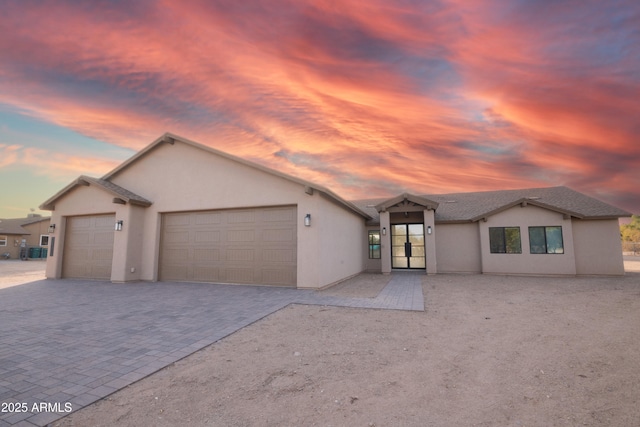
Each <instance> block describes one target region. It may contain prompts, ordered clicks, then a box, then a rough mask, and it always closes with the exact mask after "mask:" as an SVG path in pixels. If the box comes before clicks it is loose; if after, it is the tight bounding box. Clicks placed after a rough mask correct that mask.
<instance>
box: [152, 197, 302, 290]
mask: <svg viewBox="0 0 640 427" xmlns="http://www.w3.org/2000/svg"><path fill="white" fill-rule="evenodd" d="M296 218H297V215H296V207H295V206H286V207H276V208H255V209H230V210H219V211H206V212H180V213H169V214H164V215H163V220H162V222H163V225H162V237H161V250H160V266H159V278H160V280H175V281H202V282H224V283H255V284H274V285H281V286H295V284H296V272H297V267H296V263H297V255H296V254H297V251H296V245H297V239H296V235H297V222H296ZM178 236H180V237H178Z"/></svg>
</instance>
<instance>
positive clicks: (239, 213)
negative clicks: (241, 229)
mask: <svg viewBox="0 0 640 427" xmlns="http://www.w3.org/2000/svg"><path fill="white" fill-rule="evenodd" d="M255 221H256V215H255V211H254V210H236V211H234V213H233V215H229V216H228V217H227V223H228V224H243V223H250V224H253V223H254V222H255Z"/></svg>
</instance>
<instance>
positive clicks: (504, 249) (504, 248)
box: [489, 226, 522, 254]
mask: <svg viewBox="0 0 640 427" xmlns="http://www.w3.org/2000/svg"><path fill="white" fill-rule="evenodd" d="M492 230H500V231H501V233H500V236H496V235H495V232H492ZM507 230H517V232H518V240H517V242H518V247H517V248H513V247H510V246H509V244H508V239H507ZM495 237H499V238H501V240H502V241H501V242H495V241H494V240H493V239H494V238H495ZM495 243H498V244H500V243H501V245H499V246H498V248H497V250H495V249H496V245H495ZM510 249H511V250H510ZM513 249H516V250H513ZM489 253H492V254H522V233H521V232H520V226H511V227H489Z"/></svg>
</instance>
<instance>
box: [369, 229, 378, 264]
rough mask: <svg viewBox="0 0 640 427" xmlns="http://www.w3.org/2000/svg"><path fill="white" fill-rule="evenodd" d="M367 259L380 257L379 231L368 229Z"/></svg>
mask: <svg viewBox="0 0 640 427" xmlns="http://www.w3.org/2000/svg"><path fill="white" fill-rule="evenodd" d="M369 259H380V231H378V230H370V231H369Z"/></svg>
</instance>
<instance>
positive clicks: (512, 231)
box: [504, 227, 522, 254]
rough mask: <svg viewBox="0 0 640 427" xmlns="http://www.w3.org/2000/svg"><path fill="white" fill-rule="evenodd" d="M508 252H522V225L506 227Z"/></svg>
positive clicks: (505, 234) (505, 235)
mask: <svg viewBox="0 0 640 427" xmlns="http://www.w3.org/2000/svg"><path fill="white" fill-rule="evenodd" d="M504 239H505V247H506V252H507V253H508V254H521V253H522V245H521V243H520V227H507V228H505V229H504Z"/></svg>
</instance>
